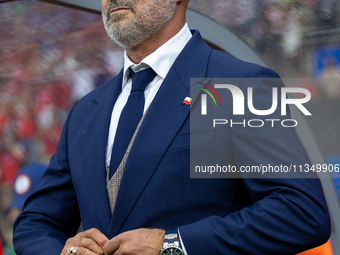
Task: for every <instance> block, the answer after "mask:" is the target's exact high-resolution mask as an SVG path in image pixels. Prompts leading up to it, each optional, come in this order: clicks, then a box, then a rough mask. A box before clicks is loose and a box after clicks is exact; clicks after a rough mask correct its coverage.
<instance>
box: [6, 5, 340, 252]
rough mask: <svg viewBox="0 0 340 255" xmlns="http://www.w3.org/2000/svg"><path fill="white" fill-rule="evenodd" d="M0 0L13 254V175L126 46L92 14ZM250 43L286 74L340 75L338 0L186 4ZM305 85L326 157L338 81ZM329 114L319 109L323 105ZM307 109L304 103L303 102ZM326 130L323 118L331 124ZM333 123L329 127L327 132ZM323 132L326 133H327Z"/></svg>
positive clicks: (35, 156) (40, 153)
mask: <svg viewBox="0 0 340 255" xmlns="http://www.w3.org/2000/svg"><path fill="white" fill-rule="evenodd" d="M1 2H2V1H1V0H0V35H1V36H0V233H1V234H2V236H3V237H2V239H3V240H2V241H3V242H5V243H6V245H5V249H4V254H6V255H8V254H13V250H11V244H10V238H9V237H8V236H9V234H8V233H10V229H11V224H8V217H9V215H8V208H9V205H10V204H11V201H12V199H13V194H14V193H15V192H13V189H12V186H13V184H14V179H15V176H16V175H17V173H18V171H19V170H20V169H21V168H23V167H25V166H28V165H30V164H32V163H33V162H42V163H48V161H49V159H50V157H51V156H52V155H53V153H54V152H55V150H56V145H57V142H58V140H59V136H60V132H61V129H62V125H63V123H64V121H65V119H66V116H67V113H68V112H69V110H70V109H71V107H72V105H73V104H74V103H75V102H76V101H77V100H78V99H80V98H81V97H82V96H84V95H86V94H87V93H88V92H90V91H91V90H93V89H94V88H96V87H97V86H99V85H101V84H102V83H104V82H105V81H107V80H108V79H110V77H113V76H114V75H116V74H117V73H118V72H119V71H120V69H121V67H122V65H123V62H122V61H123V58H122V55H123V50H122V49H121V48H120V47H118V46H117V45H116V44H114V43H113V42H112V41H111V40H110V39H109V38H108V37H107V35H106V33H105V30H104V28H103V25H102V21H101V16H100V15H98V13H90V12H85V11H80V10H75V9H71V8H67V7H62V6H58V5H55V4H49V3H45V2H40V1H35V0H30V1H12V2H4V3H1ZM189 7H190V8H192V9H194V10H196V11H199V12H201V13H204V14H206V15H208V16H210V17H212V18H213V19H215V20H216V21H218V22H219V23H221V24H222V25H224V26H226V27H228V28H229V29H231V30H232V31H233V32H234V33H236V34H237V35H238V36H240V37H241V38H242V39H243V40H245V41H246V42H247V43H248V44H249V45H250V46H252V47H253V48H254V49H255V50H256V51H257V52H258V53H259V54H260V55H261V57H262V58H263V59H264V60H265V61H266V62H267V63H268V65H269V66H270V67H272V68H273V69H274V70H276V71H277V72H278V73H279V74H280V75H281V76H282V77H295V78H320V77H332V78H339V77H340V64H339V62H340V43H339V42H340V29H339V22H340V20H339V19H340V16H339V14H340V6H339V4H338V1H336V0H190V3H189ZM329 84H330V83H329V82H328V83H327V84H326V85H322V84H321V85H320V83H315V82H310V80H309V82H307V80H306V82H305V84H302V85H301V86H304V87H307V88H308V89H309V90H310V91H311V92H312V94H313V100H312V102H311V103H310V106H308V107H311V109H312V110H311V109H310V110H311V112H313V113H315V114H320V116H322V118H324V119H323V120H322V121H321V122H320V121H318V122H317V123H312V122H313V121H312V120H311V123H310V124H311V125H312V126H314V131H315V132H316V133H321V135H320V143H321V147H322V149H323V151H325V153H326V154H332V155H333V154H334V155H335V154H337V153H338V154H339V155H340V149H339V144H340V135H339V134H338V133H339V132H338V131H337V130H334V127H336V126H339V125H340V123H339V122H340V118H339V117H337V118H334V115H332V114H335V116H339V115H338V114H337V112H338V109H339V99H340V85H339V83H338V82H334V83H333V84H331V85H329ZM325 104H326V105H327V107H329V108H330V109H331V112H332V111H333V112H332V114H328V115H325V114H324V111H323V110H322V109H323V108H322V107H323V106H324V105H325ZM308 107H307V108H308ZM334 121H337V122H335V124H336V125H329V126H330V127H328V130H326V131H325V127H324V126H323V125H322V123H334ZM331 126H333V129H331V130H329V129H330V128H331ZM325 132H327V133H328V132H330V133H331V134H332V136H331V137H330V138H329V137H326V138H325V137H324V136H323V134H324V133H325Z"/></svg>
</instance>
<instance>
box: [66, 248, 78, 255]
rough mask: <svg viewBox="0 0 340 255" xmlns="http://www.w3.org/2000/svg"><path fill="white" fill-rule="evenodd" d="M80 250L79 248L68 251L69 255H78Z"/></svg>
mask: <svg viewBox="0 0 340 255" xmlns="http://www.w3.org/2000/svg"><path fill="white" fill-rule="evenodd" d="M78 248H79V246H76V247H71V248H70V249H68V250H67V255H77V250H78Z"/></svg>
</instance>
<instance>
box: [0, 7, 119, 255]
mask: <svg viewBox="0 0 340 255" xmlns="http://www.w3.org/2000/svg"><path fill="white" fill-rule="evenodd" d="M0 34H1V39H0V60H1V62H0V63H1V64H0V233H1V234H2V241H3V243H6V245H5V247H4V251H3V252H4V253H5V254H6V255H7V253H8V254H11V253H13V250H12V249H11V242H10V239H11V238H10V237H9V236H10V231H11V224H10V223H11V222H12V221H10V220H8V217H10V213H9V206H10V204H11V201H12V199H13V194H14V193H15V192H13V189H14V188H13V187H12V186H13V185H14V179H15V176H16V175H17V173H18V171H19V170H20V169H21V168H23V167H25V166H28V165H31V164H32V163H34V162H42V163H48V162H49V159H50V157H51V156H52V155H53V154H54V153H55V151H56V145H57V142H58V140H59V136H60V132H61V129H62V126H63V123H64V121H65V119H66V117H67V114H68V112H69V111H70V109H71V107H72V105H73V104H74V103H75V102H76V101H77V100H78V99H80V98H81V97H83V96H84V95H86V94H87V93H88V92H90V91H91V90H93V89H94V88H96V87H97V86H99V85H101V84H102V83H104V82H105V81H107V80H108V79H110V78H111V77H113V76H114V75H115V74H117V73H118V72H119V71H120V69H121V67H122V65H123V63H122V59H123V58H122V54H123V50H122V49H121V48H120V47H118V46H117V45H115V44H114V43H113V42H111V40H110V39H109V38H108V37H107V35H106V32H105V30H104V28H103V25H102V21H101V16H100V15H98V14H94V13H88V12H81V11H78V10H74V9H70V8H66V7H61V6H58V5H54V4H47V3H43V2H37V1H29V2H25V1H14V2H7V3H2V4H0Z"/></svg>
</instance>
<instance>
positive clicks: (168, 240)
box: [159, 229, 183, 255]
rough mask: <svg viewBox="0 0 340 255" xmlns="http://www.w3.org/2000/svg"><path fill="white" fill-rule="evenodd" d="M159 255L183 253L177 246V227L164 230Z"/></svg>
mask: <svg viewBox="0 0 340 255" xmlns="http://www.w3.org/2000/svg"><path fill="white" fill-rule="evenodd" d="M159 255H183V251H182V249H181V248H180V247H179V242H178V238H177V229H167V230H166V231H165V236H164V244H163V249H161V250H160V252H159Z"/></svg>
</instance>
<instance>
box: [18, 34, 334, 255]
mask: <svg viewBox="0 0 340 255" xmlns="http://www.w3.org/2000/svg"><path fill="white" fill-rule="evenodd" d="M191 77H198V78H201V77H202V78H204V77H277V75H276V74H275V73H274V72H273V71H271V70H269V69H266V68H263V67H260V66H257V65H254V64H250V63H245V62H242V61H240V60H238V59H235V58H233V57H231V56H230V55H228V54H226V53H223V52H220V51H215V50H212V49H211V48H210V47H209V46H208V45H207V44H206V43H205V42H204V41H203V39H202V38H201V36H200V35H199V33H198V32H197V31H195V32H194V33H193V37H192V39H191V40H190V41H189V42H188V44H187V45H186V46H185V48H184V49H183V51H182V52H181V53H180V55H179V57H178V58H177V59H176V61H175V63H174V65H173V66H172V68H171V69H170V71H169V73H168V75H167V77H166V78H165V80H164V82H163V84H162V86H161V87H160V89H159V91H158V93H157V95H156V97H155V98H154V100H153V102H152V104H151V106H150V108H149V110H148V113H147V115H146V117H145V119H144V122H143V124H142V126H141V128H140V130H139V133H138V135H137V137H136V139H135V142H134V145H133V147H132V149H131V152H130V155H129V158H128V160H127V163H126V167H125V170H124V175H123V178H122V181H121V185H120V188H119V194H118V198H117V202H116V206H115V210H114V212H113V215H112V216H111V213H110V207H109V201H108V196H107V192H106V180H105V148H106V143H107V137H108V130H109V124H110V116H111V112H112V109H113V106H114V104H115V102H116V99H117V98H118V96H119V93H120V90H121V84H122V72H121V73H120V74H119V75H118V76H116V77H114V78H113V79H112V80H110V81H109V82H107V83H105V84H103V85H102V86H100V87H99V88H97V89H96V90H94V91H93V92H91V93H90V94H88V95H87V96H85V97H84V98H82V99H81V100H79V101H78V102H77V103H76V104H75V105H74V107H73V109H72V110H71V112H70V113H69V116H68V118H67V121H66V123H65V125H64V128H63V131H62V134H61V139H60V142H59V144H58V148H57V153H56V154H55V155H54V156H53V157H52V159H51V162H50V165H49V167H48V169H47V170H46V171H45V173H44V175H43V178H42V180H41V183H40V188H39V190H38V191H37V192H36V193H35V194H34V195H33V196H31V197H30V198H29V199H28V201H27V203H26V205H25V208H24V211H23V213H22V214H21V215H20V216H19V218H18V219H17V221H16V223H15V230H14V245H15V250H16V252H17V254H19V255H24V254H25V255H30V254H32V255H33V254H34V255H36V254H48V255H53V254H56V255H57V254H60V252H61V250H62V248H63V246H64V244H65V241H66V240H67V238H69V237H72V236H74V235H75V234H76V231H77V229H78V227H79V223H80V221H81V222H82V224H83V227H84V229H89V228H97V229H99V230H100V231H101V232H102V233H104V234H105V235H106V236H107V237H108V238H112V237H114V236H116V235H117V234H119V233H121V232H124V231H128V230H132V229H137V228H142V227H146V228H150V227H154V228H164V229H167V228H179V231H180V233H181V237H182V239H183V242H184V244H185V247H186V249H187V251H188V253H189V255H192V254H273V253H274V252H275V254H294V253H297V252H299V251H302V250H304V249H307V248H309V247H312V246H316V245H318V244H321V243H323V242H325V241H326V240H327V239H328V238H329V235H330V224H329V218H328V212H327V207H326V203H325V200H324V196H323V193H322V188H321V185H320V183H319V180H317V179H240V178H239V179H191V178H190V173H189V165H190V160H189V157H190V136H189V133H190V119H189V112H190V107H189V106H187V105H185V104H183V100H184V98H185V97H188V96H190V78H191ZM259 89H260V90H261V91H262V92H264V94H266V93H267V92H268V93H271V90H268V89H267V88H259ZM197 91H198V90H197ZM266 91H267V92H266ZM197 96H198V92H197ZM264 98H267V99H263V100H266V101H268V100H271V96H269V97H268V96H267V97H264ZM261 100H262V99H261ZM198 107H199V106H197V109H200V108H198ZM192 108H193V109H194V108H195V105H193V107H192ZM229 118H231V117H230V116H229ZM240 130H242V129H240ZM271 130H272V129H267V128H263V129H257V131H256V132H253V131H251V132H253V133H247V132H250V131H249V129H243V131H231V132H230V130H228V131H226V132H225V133H224V134H223V139H215V140H214V138H212V141H211V142H212V146H213V144H214V143H220V144H222V145H223V144H225V146H226V147H227V151H228V154H227V155H225V159H226V162H229V163H230V164H232V165H236V166H239V165H240V164H241V162H242V164H244V165H252V164H256V163H257V162H274V163H275V162H276V163H282V162H283V163H289V164H291V163H296V164H299V163H306V162H309V161H308V157H307V155H306V153H305V151H304V149H303V148H302V146H301V144H300V142H299V139H298V138H297V136H296V134H295V131H294V130H293V129H288V130H290V131H287V132H283V133H280V134H278V133H275V132H274V131H271ZM215 137H216V136H215Z"/></svg>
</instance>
